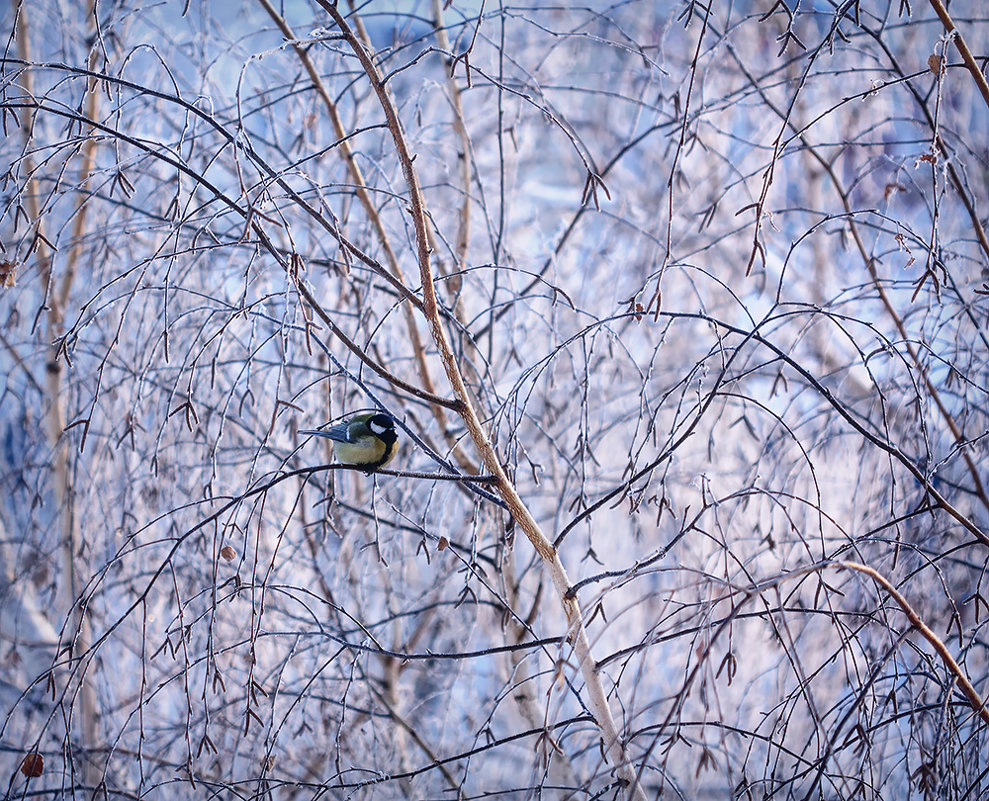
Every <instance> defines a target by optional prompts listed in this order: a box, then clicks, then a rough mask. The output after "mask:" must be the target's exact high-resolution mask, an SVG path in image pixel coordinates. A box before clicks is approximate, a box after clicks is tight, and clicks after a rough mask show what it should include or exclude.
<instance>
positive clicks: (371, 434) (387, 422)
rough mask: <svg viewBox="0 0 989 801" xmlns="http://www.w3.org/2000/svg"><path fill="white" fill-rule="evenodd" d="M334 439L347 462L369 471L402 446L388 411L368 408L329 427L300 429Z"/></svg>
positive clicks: (339, 452)
mask: <svg viewBox="0 0 989 801" xmlns="http://www.w3.org/2000/svg"><path fill="white" fill-rule="evenodd" d="M299 433H300V434H312V435H313V436H316V437H326V438H328V439H332V440H333V453H334V454H336V457H337V459H339V460H340V461H341V462H343V463H344V464H350V465H354V466H355V467H360V468H361V469H362V470H364V472H366V473H373V472H374V471H375V470H378V469H379V468H382V467H384V466H385V465H386V464H388V462H390V461H391V460H392V459H393V458H394V456H395V451H397V450H398V434H396V433H395V420H394V418H393V417H392V416H391V415H390V414H385V413H384V412H364V413H362V414H355V415H354V416H353V417H351V418H349V419H347V420H344V421H343V422H342V423H337V424H336V425H335V426H331V427H330V428H328V429H326V430H325V431H300V432H299Z"/></svg>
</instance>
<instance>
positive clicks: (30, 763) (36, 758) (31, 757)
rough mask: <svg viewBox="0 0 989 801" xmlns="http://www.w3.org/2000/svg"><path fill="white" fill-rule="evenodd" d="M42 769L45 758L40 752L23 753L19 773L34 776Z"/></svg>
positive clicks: (38, 774) (42, 771) (42, 770)
mask: <svg viewBox="0 0 989 801" xmlns="http://www.w3.org/2000/svg"><path fill="white" fill-rule="evenodd" d="M44 770H45V758H44V757H43V756H41V754H35V753H34V752H31V753H28V754H25V755H24V759H22V760H21V773H23V774H24V775H25V776H27V777H28V778H36V777H38V776H40V775H41V774H42V773H44Z"/></svg>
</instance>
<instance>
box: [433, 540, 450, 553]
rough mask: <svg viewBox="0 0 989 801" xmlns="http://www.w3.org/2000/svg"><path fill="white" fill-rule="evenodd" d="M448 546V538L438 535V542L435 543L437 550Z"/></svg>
mask: <svg viewBox="0 0 989 801" xmlns="http://www.w3.org/2000/svg"><path fill="white" fill-rule="evenodd" d="M449 547H450V540H448V539H447V538H446V537H440V539H439V542H437V543H436V550H437V551H445V550H446V549H447V548H449Z"/></svg>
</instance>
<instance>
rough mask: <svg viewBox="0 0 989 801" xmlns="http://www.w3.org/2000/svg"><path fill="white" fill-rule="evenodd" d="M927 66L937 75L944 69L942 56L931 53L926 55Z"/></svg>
mask: <svg viewBox="0 0 989 801" xmlns="http://www.w3.org/2000/svg"><path fill="white" fill-rule="evenodd" d="M927 66H928V67H930V69H931V72H933V73H934V74H935V75H939V74H940V73H941V71H942V70H943V69H944V57H943V56H939V55H936V54H934V53H932V54H931V55H929V56H928V57H927Z"/></svg>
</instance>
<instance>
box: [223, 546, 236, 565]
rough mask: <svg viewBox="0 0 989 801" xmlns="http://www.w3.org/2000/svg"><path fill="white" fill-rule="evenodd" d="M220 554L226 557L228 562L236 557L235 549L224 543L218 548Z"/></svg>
mask: <svg viewBox="0 0 989 801" xmlns="http://www.w3.org/2000/svg"><path fill="white" fill-rule="evenodd" d="M220 556H222V557H223V558H224V559H226V560H227V561H228V562H232V561H233V560H234V559H236V558H237V551H235V550H234V549H233V548H232V547H231V546H230V545H224V546H223V547H222V548H220Z"/></svg>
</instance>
